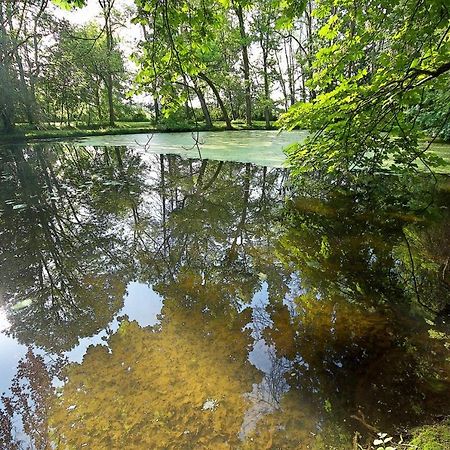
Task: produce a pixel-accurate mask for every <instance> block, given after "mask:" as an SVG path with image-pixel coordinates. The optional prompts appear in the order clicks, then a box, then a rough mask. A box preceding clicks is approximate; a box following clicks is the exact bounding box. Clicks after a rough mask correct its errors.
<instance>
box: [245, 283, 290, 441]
mask: <svg viewBox="0 0 450 450" xmlns="http://www.w3.org/2000/svg"><path fill="white" fill-rule="evenodd" d="M268 304H269V293H268V284H267V282H266V281H264V282H263V283H262V285H261V289H260V290H259V291H258V292H256V293H255V295H254V296H253V298H252V301H251V303H250V308H252V321H251V322H250V323H249V324H248V325H247V326H246V328H250V329H251V330H252V337H253V339H254V342H253V347H252V350H251V351H250V352H249V354H248V360H249V361H250V363H251V364H253V366H255V367H256V368H257V369H258V370H260V371H261V372H262V373H263V374H264V376H263V378H262V380H261V382H260V383H257V384H253V387H252V391H251V392H248V393H246V394H245V397H246V398H247V399H248V400H249V401H250V406H249V408H248V409H247V411H246V412H245V414H244V418H243V421H242V425H241V429H240V431H239V438H240V439H241V440H244V439H245V438H246V437H247V435H248V434H249V433H251V432H252V431H253V430H254V429H255V428H256V426H257V424H258V422H259V420H260V419H261V418H262V417H263V416H264V415H266V414H270V413H272V412H273V411H274V410H275V409H277V408H278V407H279V402H280V400H281V396H282V395H283V394H284V393H285V392H287V391H288V390H289V385H288V383H287V382H286V380H285V378H284V374H285V373H286V372H287V371H288V370H289V369H290V368H291V367H292V364H291V362H290V361H288V360H287V359H286V358H278V357H277V354H276V350H275V347H274V346H273V345H268V344H267V342H266V340H265V339H264V338H263V337H262V333H263V331H264V329H265V328H267V327H269V328H271V327H272V326H273V322H272V320H271V318H270V315H269V314H268V312H267V311H266V307H267V305H268Z"/></svg>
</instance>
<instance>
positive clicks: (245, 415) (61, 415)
mask: <svg viewBox="0 0 450 450" xmlns="http://www.w3.org/2000/svg"><path fill="white" fill-rule="evenodd" d="M221 136H222V134H221ZM243 139H244V138H243ZM193 156H195V155H193ZM274 166H275V167H267V166H259V165H253V164H251V163H246V164H242V163H233V162H220V161H212V160H203V161H200V160H193V159H182V158H180V157H178V156H174V155H167V154H165V155H164V154H162V155H159V154H153V153H149V152H147V151H146V150H145V149H143V148H136V146H134V145H129V146H128V147H127V146H126V145H122V146H116V147H99V146H96V145H95V143H94V142H91V143H90V144H89V145H87V146H86V147H83V146H80V145H68V144H65V145H60V146H58V145H56V144H48V145H36V146H34V147H32V148H31V147H30V148H11V149H9V148H1V149H0V214H1V215H0V302H1V303H0V305H1V309H0V369H1V370H0V390H1V391H2V392H5V395H4V397H3V399H2V403H1V404H2V406H1V410H2V413H1V414H2V415H1V419H2V420H1V430H0V444H2V445H3V447H5V448H15V447H13V445H15V443H18V442H19V441H22V443H25V445H29V446H33V447H32V448H50V447H54V448H58V449H72V448H76V449H78V448H80V449H81V448H89V449H105V450H106V449H123V448H127V449H134V448H135V449H144V448H145V449H146V448H152V449H153V448H154V449H158V448H160V449H167V448H173V449H193V448H195V449H221V448H223V449H226V448H229V449H263V448H266V449H280V448H282V449H307V448H310V449H322V448H323V449H325V448H329V449H332V448H342V449H348V448H351V445H352V444H351V442H352V439H353V436H354V434H355V432H359V433H361V434H362V435H363V436H367V429H366V427H364V426H363V425H362V424H361V420H363V421H365V422H366V423H369V424H371V425H372V426H375V427H377V428H379V429H380V430H383V431H386V432H395V431H396V430H399V429H402V428H403V427H410V426H414V425H418V424H422V423H427V422H430V421H433V420H435V418H436V417H439V416H440V415H442V414H445V413H447V412H448V410H449V409H448V408H449V406H450V353H449V348H450V339H449V330H448V325H447V323H446V322H447V315H446V313H445V305H446V304H448V301H449V285H450V279H449V272H450V269H447V268H448V261H449V257H450V254H449V249H450V246H449V245H448V244H449V241H450V235H449V233H450V231H449V230H450V227H449V226H448V225H449V221H448V210H447V209H446V208H447V207H448V206H449V202H448V193H449V190H448V189H447V190H445V189H443V190H441V191H440V192H439V193H438V194H436V197H435V199H434V200H435V204H436V206H435V207H433V208H431V209H429V210H427V212H426V213H422V214H417V213H416V214H412V213H405V212H401V213H400V212H398V211H395V210H393V209H392V208H390V209H389V208H384V209H383V208H376V207H374V204H373V203H367V202H364V201H363V199H361V197H360V196H358V195H357V194H352V195H349V194H344V193H341V192H339V191H330V190H329V189H328V190H327V191H320V190H316V191H314V194H313V191H312V190H311V191H309V190H308V191H296V192H293V191H288V190H287V188H286V186H287V184H286V180H287V172H286V169H283V168H281V167H277V166H278V164H274ZM287 198H290V200H289V201H287ZM442 311H444V312H442ZM438 312H441V313H440V314H436V313H438ZM355 417H356V419H355ZM8 445H9V446H10V447H8ZM0 447H2V446H1V445H0ZM3 447H2V448H3Z"/></svg>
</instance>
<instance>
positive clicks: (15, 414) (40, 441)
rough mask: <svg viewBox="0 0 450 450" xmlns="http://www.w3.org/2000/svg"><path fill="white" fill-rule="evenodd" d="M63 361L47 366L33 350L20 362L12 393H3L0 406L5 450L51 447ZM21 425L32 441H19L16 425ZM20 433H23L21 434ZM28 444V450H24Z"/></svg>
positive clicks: (1, 440)
mask: <svg viewBox="0 0 450 450" xmlns="http://www.w3.org/2000/svg"><path fill="white" fill-rule="evenodd" d="M62 364H63V360H60V359H57V360H56V361H51V363H46V362H45V361H44V358H43V357H42V356H40V355H37V354H36V353H34V351H33V350H32V349H31V348H29V349H28V352H27V354H26V355H25V357H24V358H23V359H22V360H20V361H19V364H18V367H17V373H16V375H15V376H14V378H13V380H12V384H11V394H9V395H6V394H3V396H2V398H1V400H2V402H1V404H0V445H1V448H2V449H5V450H16V449H17V450H18V449H22V448H33V449H36V450H46V449H49V448H52V447H51V441H50V438H49V435H48V414H49V408H50V401H51V399H52V397H53V394H54V388H53V386H52V379H53V377H57V376H59V375H60V371H61V367H62ZM18 422H20V427H22V428H23V433H25V434H26V436H27V438H28V440H29V442H27V443H24V442H22V441H21V440H20V439H18V438H16V437H15V435H16V434H17V433H16V431H17V430H15V427H16V424H17V423H18ZM19 434H20V433H19ZM24 445H26V447H24Z"/></svg>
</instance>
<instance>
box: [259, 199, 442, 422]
mask: <svg viewBox="0 0 450 450" xmlns="http://www.w3.org/2000/svg"><path fill="white" fill-rule="evenodd" d="M291 208H292V209H291V210H290V211H289V217H290V218H291V220H292V222H291V226H290V227H288V228H287V229H286V232H285V234H284V235H283V237H282V238H281V239H280V243H279V244H280V245H279V247H278V252H279V256H280V258H281V259H282V260H284V261H285V262H286V264H288V265H290V266H291V267H293V268H297V269H298V276H299V284H300V285H299V288H298V292H299V293H298V295H297V296H294V297H293V298H291V302H292V304H293V307H292V305H289V304H287V303H286V301H285V302H284V303H283V304H281V303H280V302H270V304H269V305H268V306H267V307H266V311H267V312H268V314H269V316H270V318H271V320H272V321H273V326H271V327H266V328H265V330H264V333H263V336H264V338H265V340H266V341H267V343H268V344H269V345H273V346H274V347H275V349H276V353H277V356H278V358H281V357H287V358H289V359H290V360H291V361H292V362H293V371H292V374H291V375H290V376H287V380H288V382H289V384H290V385H291V386H292V390H291V394H292V395H293V394H294V393H295V392H297V395H298V396H299V397H300V398H302V399H309V402H311V403H312V404H315V405H316V408H319V409H322V415H323V417H324V418H326V417H327V416H328V417H329V415H328V414H327V412H326V409H325V405H328V406H327V408H328V409H329V410H331V411H332V414H333V421H335V420H336V418H339V417H340V419H339V420H340V421H341V422H342V423H343V421H344V419H346V418H349V417H350V415H351V414H354V413H356V411H357V410H358V408H359V407H362V408H363V409H364V410H365V412H366V414H367V416H368V417H369V418H370V420H372V421H374V422H376V421H378V420H380V425H381V426H382V427H387V428H385V429H388V428H389V427H390V426H392V421H391V420H390V419H389V415H388V414H387V412H388V411H389V410H390V411H402V413H401V415H400V414H399V415H397V416H396V422H397V423H408V421H413V422H414V421H418V420H419V418H421V417H423V416H424V415H429V414H433V412H436V413H438V412H439V411H442V410H443V409H445V406H444V405H445V403H446V402H447V406H448V401H447V400H445V399H444V398H443V396H442V392H448V391H449V389H450V376H449V374H450V367H449V365H448V363H446V362H445V361H446V358H445V356H444V355H445V352H446V349H445V346H444V343H443V342H442V341H441V342H438V341H436V340H433V339H430V338H429V337H428V335H427V328H428V327H427V325H426V323H425V322H424V320H423V318H420V317H417V312H416V307H415V306H414V301H415V296H414V295H413V292H412V290H411V289H409V287H408V286H410V285H411V273H410V267H408V265H407V263H408V261H409V255H407V253H406V252H405V251H404V247H405V244H404V240H403V230H404V228H405V227H406V232H408V231H407V230H411V229H413V228H414V227H416V225H408V224H407V223H406V222H405V221H404V219H403V218H402V217H400V216H399V215H393V214H391V215H386V214H383V213H382V212H378V213H376V212H373V211H370V210H367V209H365V208H364V205H360V204H358V202H354V203H352V202H348V198H347V199H346V198H339V197H338V198H336V197H335V198H333V200H332V202H329V203H327V202H317V201H315V200H311V199H305V198H301V199H297V201H296V202H295V204H294V206H292V207H291ZM444 224H445V222H444ZM441 225H442V224H441ZM439 229H440V230H441V231H440V232H439V233H438V232H437V231H436V230H434V231H433V228H431V229H430V228H428V231H427V232H423V233H425V235H426V236H430V233H431V234H432V235H438V236H440V239H442V240H441V245H442V243H443V241H444V242H445V239H444V238H443V234H442V228H441V227H439ZM422 242H423V241H422ZM416 244H417V242H416V243H414V244H413V242H412V240H411V242H410V245H414V254H416V253H417V252H418V251H419V248H418V246H417V245H416ZM402 248H403V254H401V252H400V258H399V256H398V255H399V249H402ZM428 248H429V249H430V254H433V255H435V256H434V257H435V258H439V260H440V261H441V263H440V264H439V265H437V266H435V267H431V266H430V265H428V266H427V267H428V269H429V270H430V271H429V272H428V273H425V272H424V271H423V270H422V271H421V272H420V274H418V275H417V276H418V278H420V277H422V278H423V279H422V278H421V280H422V282H421V285H420V286H421V288H422V289H424V290H423V297H424V298H427V296H433V295H434V294H435V291H433V290H428V291H427V290H426V283H425V280H430V278H431V279H433V277H435V276H436V274H437V275H439V270H441V268H442V261H443V260H444V259H445V258H442V257H441V256H439V255H441V254H442V252H443V250H440V251H435V250H433V249H432V247H431V246H429V247H428ZM444 248H448V244H447V245H444ZM444 253H445V251H444ZM405 263H406V264H405ZM438 269H439V270H438ZM405 282H406V289H405ZM447 302H448V297H447ZM423 314H424V312H423V311H422V315H423ZM381 420H383V423H381Z"/></svg>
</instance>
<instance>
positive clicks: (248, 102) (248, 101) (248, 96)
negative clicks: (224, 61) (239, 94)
mask: <svg viewBox="0 0 450 450" xmlns="http://www.w3.org/2000/svg"><path fill="white" fill-rule="evenodd" d="M234 10H235V12H236V16H237V18H238V21H239V33H240V35H241V42H242V43H241V50H242V65H243V70H244V84H245V120H246V122H247V126H248V127H251V126H252V93H251V86H250V61H249V58H248V45H247V33H246V32H245V23H244V12H243V9H242V5H240V4H237V5H235V6H234Z"/></svg>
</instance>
